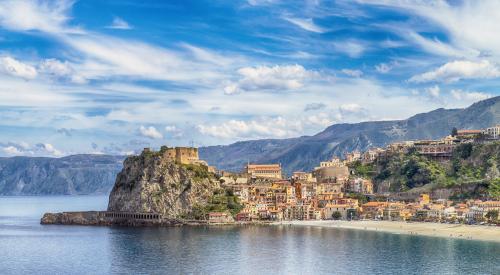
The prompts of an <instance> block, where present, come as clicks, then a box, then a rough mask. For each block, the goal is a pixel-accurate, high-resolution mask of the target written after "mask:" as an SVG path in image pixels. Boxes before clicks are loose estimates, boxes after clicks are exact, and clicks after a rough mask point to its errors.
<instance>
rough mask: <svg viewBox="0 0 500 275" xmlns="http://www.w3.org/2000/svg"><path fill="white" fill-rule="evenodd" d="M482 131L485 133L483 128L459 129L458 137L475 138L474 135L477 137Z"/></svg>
mask: <svg viewBox="0 0 500 275" xmlns="http://www.w3.org/2000/svg"><path fill="white" fill-rule="evenodd" d="M482 133H483V131H482V130H458V131H457V137H461V138H473V137H476V136H477V135H480V134H482Z"/></svg>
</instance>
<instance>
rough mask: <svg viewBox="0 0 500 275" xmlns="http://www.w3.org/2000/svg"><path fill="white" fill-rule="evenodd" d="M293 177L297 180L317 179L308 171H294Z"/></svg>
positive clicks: (309, 180)
mask: <svg viewBox="0 0 500 275" xmlns="http://www.w3.org/2000/svg"><path fill="white" fill-rule="evenodd" d="M292 179H293V180H296V181H305V182H316V179H315V178H314V177H313V175H312V173H307V172H293V174H292Z"/></svg>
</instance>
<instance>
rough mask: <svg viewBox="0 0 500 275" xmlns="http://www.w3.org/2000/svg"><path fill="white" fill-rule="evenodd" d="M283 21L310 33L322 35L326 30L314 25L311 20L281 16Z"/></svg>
mask: <svg viewBox="0 0 500 275" xmlns="http://www.w3.org/2000/svg"><path fill="white" fill-rule="evenodd" d="M283 19H285V20H286V21H288V22H290V23H292V24H294V25H296V26H298V27H300V28H302V29H304V30H306V31H310V32H316V33H324V32H326V30H325V29H324V28H322V27H320V26H318V25H316V24H315V23H314V21H313V20H312V18H304V19H303V18H296V17H290V16H283Z"/></svg>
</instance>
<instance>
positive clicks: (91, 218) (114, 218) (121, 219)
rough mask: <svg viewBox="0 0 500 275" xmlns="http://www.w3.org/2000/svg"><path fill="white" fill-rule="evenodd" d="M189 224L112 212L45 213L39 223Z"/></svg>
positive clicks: (110, 224) (159, 215)
mask: <svg viewBox="0 0 500 275" xmlns="http://www.w3.org/2000/svg"><path fill="white" fill-rule="evenodd" d="M189 222H190V221H184V220H179V219H169V218H164V217H163V216H162V215H161V214H158V213H134V212H114V211H79V212H61V213H45V214H44V215H43V217H42V219H41V221H40V223H41V224H59V225H94V226H112V225H117V226H178V225H184V224H187V223H189Z"/></svg>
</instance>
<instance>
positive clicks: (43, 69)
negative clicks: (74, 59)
mask: <svg viewBox="0 0 500 275" xmlns="http://www.w3.org/2000/svg"><path fill="white" fill-rule="evenodd" d="M38 68H39V71H40V73H44V74H47V75H49V76H51V77H54V78H56V79H61V80H69V81H71V82H73V83H76V84H84V83H86V82H87V79H85V78H84V77H83V76H81V75H79V74H77V73H76V71H75V70H74V69H73V66H72V65H71V64H70V63H69V62H68V61H64V62H62V61H60V60H57V59H53V58H50V59H45V60H43V61H42V62H41V63H40V65H39V66H38Z"/></svg>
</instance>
